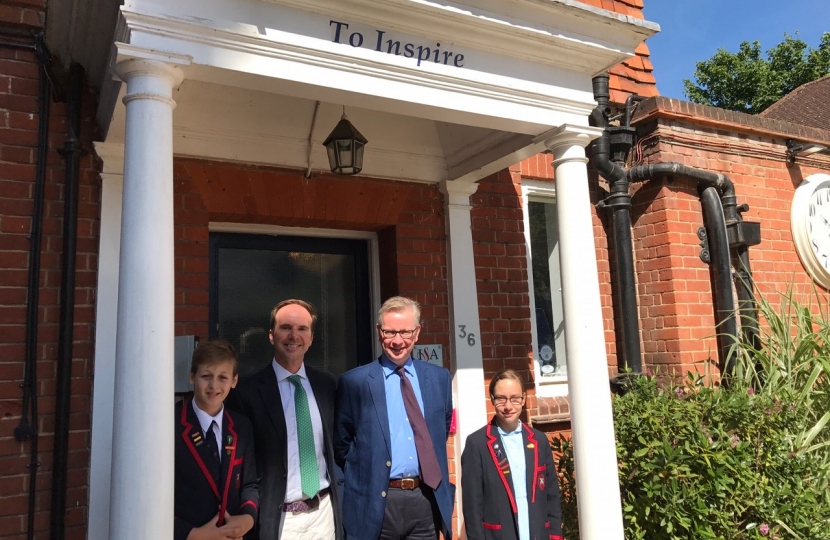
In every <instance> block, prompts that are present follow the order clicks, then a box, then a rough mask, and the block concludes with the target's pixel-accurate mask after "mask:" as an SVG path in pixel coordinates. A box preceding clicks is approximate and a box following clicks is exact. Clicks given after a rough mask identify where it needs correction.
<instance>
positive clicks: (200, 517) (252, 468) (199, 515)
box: [173, 399, 259, 540]
mask: <svg viewBox="0 0 830 540" xmlns="http://www.w3.org/2000/svg"><path fill="white" fill-rule="evenodd" d="M191 403H192V400H191V399H186V400H185V401H184V403H182V402H179V403H177V404H176V442H175V448H176V468H175V478H176V479H175V502H174V515H175V522H174V528H173V530H174V533H173V538H174V539H175V540H185V539H186V538H187V535H188V534H190V531H191V529H193V528H194V527H201V526H202V525H204V524H205V523H207V522H208V521H210V520H211V519H213V517H214V516H215V515H216V514H217V513H219V512H221V515H224V513H225V510H227V511H228V513H229V514H230V515H232V516H234V515H239V514H248V515H250V516H251V517H253V518H254V523H256V520H257V512H258V509H259V486H258V484H257V476H256V463H255V459H254V439H253V432H252V431H251V424H250V422H248V419H247V418H245V417H244V416H241V415H238V414H235V413H233V412H231V411H229V410H228V408H227V407H225V414H224V415H223V419H222V438H223V439H224V440H223V441H222V443H223V444H222V448H220V450H219V451H220V452H222V453H223V454H222V467H221V469H222V470H221V474H220V478H219V481H218V482H217V479H215V478H214V477H213V475H212V474H211V473H210V472H209V469H208V467H207V465H206V463H205V462H206V461H208V460H210V459H211V456H210V450H209V447H208V445H207V444H205V439H204V437H203V434H202V426H201V425H200V424H199V419H198V417H197V416H196V411H194V410H193V406H192V405H191Z"/></svg>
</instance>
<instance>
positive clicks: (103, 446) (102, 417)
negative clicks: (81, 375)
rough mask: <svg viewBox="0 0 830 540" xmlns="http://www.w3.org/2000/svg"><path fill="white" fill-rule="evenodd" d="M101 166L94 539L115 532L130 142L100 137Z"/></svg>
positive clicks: (92, 484)
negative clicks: (121, 262)
mask: <svg viewBox="0 0 830 540" xmlns="http://www.w3.org/2000/svg"><path fill="white" fill-rule="evenodd" d="M95 153H96V154H98V157H99V158H101V160H102V161H103V163H104V168H103V172H101V226H100V229H101V235H100V239H99V247H98V286H97V288H96V291H95V300H96V305H95V376H94V377H93V379H92V380H93V384H94V387H93V390H92V429H91V439H92V440H91V442H90V455H89V518H88V525H87V533H86V537H87V538H88V539H89V540H97V539H101V538H107V537H108V536H109V529H110V526H109V523H110V521H109V518H110V472H111V467H112V409H113V399H114V398H115V395H114V392H113V387H114V385H115V335H116V331H117V329H116V321H117V320H118V317H117V312H118V257H119V252H120V251H121V248H120V245H121V193H122V187H123V169H124V146H123V145H120V144H112V143H101V142H96V143H95Z"/></svg>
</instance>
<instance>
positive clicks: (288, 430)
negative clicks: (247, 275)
mask: <svg viewBox="0 0 830 540" xmlns="http://www.w3.org/2000/svg"><path fill="white" fill-rule="evenodd" d="M316 322H317V315H316V314H315V313H314V307H313V306H312V305H311V304H309V303H308V302H304V301H303V300H296V299H290V300H284V301H282V302H280V303H279V304H277V305H276V306H275V307H274V309H273V310H272V311H271V325H270V330H269V333H268V337H269V339H270V340H271V344H272V345H273V346H274V360H273V362H271V364H270V365H268V366H267V367H265V369H263V370H262V371H260V372H259V373H257V374H255V375H254V376H252V377H251V378H250V379H248V380H247V381H245V382H244V383H242V384H240V385H239V389H238V391H237V392H236V395H235V396H234V400H235V401H236V406H237V407H238V408H239V409H241V412H243V413H244V414H245V415H247V416H248V418H250V420H251V423H252V424H253V427H254V446H255V448H256V457H257V469H258V472H259V475H260V477H261V479H260V492H261V499H260V513H259V524H258V527H257V530H258V538H259V539H260V540H279V539H281V538H282V539H285V540H289V539H290V540H335V539H338V540H339V539H340V538H342V534H341V532H340V531H341V527H340V510H339V508H340V505H339V503H338V501H337V490H336V489H335V487H336V486H335V482H336V481H335V475H334V457H333V451H332V428H333V422H334V393H335V386H336V379H335V377H334V375H332V374H330V373H326V372H323V371H318V370H316V369H314V368H312V367H310V366H306V365H305V363H304V362H303V359H304V358H305V353H306V352H307V351H308V349H309V347H310V346H311V343H312V340H313V338H314V327H315V324H316ZM233 405H234V404H233V403H231V406H233Z"/></svg>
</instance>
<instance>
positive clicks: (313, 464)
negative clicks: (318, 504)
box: [288, 375, 320, 499]
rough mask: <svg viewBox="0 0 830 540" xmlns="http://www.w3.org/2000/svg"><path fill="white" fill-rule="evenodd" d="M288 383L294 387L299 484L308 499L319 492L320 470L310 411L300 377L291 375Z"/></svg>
mask: <svg viewBox="0 0 830 540" xmlns="http://www.w3.org/2000/svg"><path fill="white" fill-rule="evenodd" d="M288 381H289V382H290V383H291V384H293V385H294V413H295V414H296V417H297V443H298V445H299V447H300V482H301V484H302V487H303V494H304V495H305V496H306V497H307V498H309V499H310V498H311V497H314V496H315V495H317V492H318V491H320V470H319V469H318V468H317V451H316V450H315V449H314V428H313V427H312V425H311V411H310V410H309V408H308V396H307V395H306V393H305V388H303V383H302V380H301V379H300V376H299V375H291V376H289V377H288Z"/></svg>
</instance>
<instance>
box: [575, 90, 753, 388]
mask: <svg viewBox="0 0 830 540" xmlns="http://www.w3.org/2000/svg"><path fill="white" fill-rule="evenodd" d="M608 80H609V77H608V75H607V74H605V75H598V76H596V77H594V78H593V80H592V82H593V90H594V98H595V99H596V102H597V106H596V107H595V108H594V110H593V111H592V112H591V115H590V118H589V122H590V124H591V125H592V126H596V127H602V128H603V129H604V131H603V134H602V136H601V137H600V138H599V139H597V140H595V141H594V142H593V143H592V145H591V164H592V165H593V166H594V168H595V169H596V170H597V172H599V174H600V175H601V176H602V177H603V178H605V179H606V180H608V182H609V183H610V186H611V189H610V195H609V197H608V198H607V199H605V200H604V201H602V202H601V203H600V204H599V205H598V206H600V207H612V208H613V211H614V214H613V217H614V219H613V229H614V240H615V241H614V244H615V250H616V251H617V259H616V270H617V276H618V280H619V283H620V288H621V291H620V300H621V301H622V304H623V305H622V307H621V309H620V312H621V314H622V319H623V321H622V323H623V324H622V325H621V326H622V328H621V330H622V341H623V345H624V347H623V348H624V354H625V355H626V356H627V357H630V355H633V351H634V350H635V349H634V347H633V346H631V342H636V351H637V362H638V364H639V365H640V366H641V365H642V364H641V361H640V358H639V345H640V342H639V340H640V336H639V328H638V323H637V317H638V314H637V303H636V284H635V282H634V269H633V260H632V259H633V247H632V243H631V220H630V211H629V209H630V207H631V196H630V195H629V193H628V191H629V186H630V184H631V183H633V182H643V181H648V180H651V179H652V178H655V177H659V176H671V177H675V176H682V177H686V178H691V179H693V180H697V182H698V186H699V189H701V204H702V206H703V217H704V224H705V227H706V231H707V234H708V236H709V248H710V252H711V253H712V266H711V271H712V281H713V289H714V302H713V303H714V308H715V315H716V321H717V336H718V337H717V342H718V360H719V366H720V369H721V374H722V376H723V377H724V378H725V380H726V381H728V377H729V375H730V374H731V373H732V372H733V370H734V366H735V353H736V351H735V347H734V345H735V343H736V339H737V335H738V334H737V319H736V315H735V302H734V299H733V296H732V281H731V277H732V276H731V259H730V245H729V236H728V234H727V227H738V228H740V227H741V225H742V224H741V218H740V216H739V209H738V206H737V202H736V200H737V199H736V196H735V186H734V184H733V183H732V181H731V180H729V178H727V177H726V176H725V175H723V174H719V173H713V172H708V171H702V170H699V169H695V168H692V167H687V166H686V165H683V164H680V163H658V164H653V165H641V166H637V167H632V168H631V169H629V170H626V169H625V168H624V167H623V166H622V165H620V164H619V163H617V162H615V160H616V161H619V162H621V159H620V157H619V156H620V152H619V149H617V150H612V141H611V137H612V133H621V132H622V131H624V130H627V129H630V126H629V122H630V119H631V116H630V115H631V105H632V104H633V103H634V101H639V100H638V99H629V100H627V102H626V111H625V120H624V122H625V125H624V126H623V127H621V128H614V127H611V128H609V117H610V111H611V110H610V107H609V91H608ZM629 148H630V146H629ZM623 150H625V148H623ZM615 156H616V157H615ZM626 228H627V230H623V229H626ZM746 245H747V244H742V245H740V244H739V245H738V246H737V249H736V256H737V257H738V258H739V260H740V261H741V266H740V267H741V268H743V269H745V271H746V275H747V278H746V279H745V280H744V283H745V284H746V286H745V287H743V290H742V288H741V287H738V293H739V298H742V299H743V300H742V308H744V307H746V308H747V311H746V313H747V314H748V315H743V317H745V318H752V317H753V314H754V312H755V311H754V297H753V296H752V274H751V272H750V271H749V255H748V251H747V250H746ZM621 254H622V255H621ZM741 295H742V296H741ZM629 317H630V318H632V319H634V324H632V325H628V322H629ZM742 320H744V319H742ZM744 322H746V321H744ZM743 328H744V331H745V332H750V333H751V332H752V329H753V326H752V323H751V322H750V323H749V325H748V326H744V327H743ZM754 332H755V336H756V339H757V321H755V325H754ZM628 349H631V351H632V352H629V351H628ZM626 360H627V362H629V365H630V363H631V361H630V360H629V359H628V358H626Z"/></svg>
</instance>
